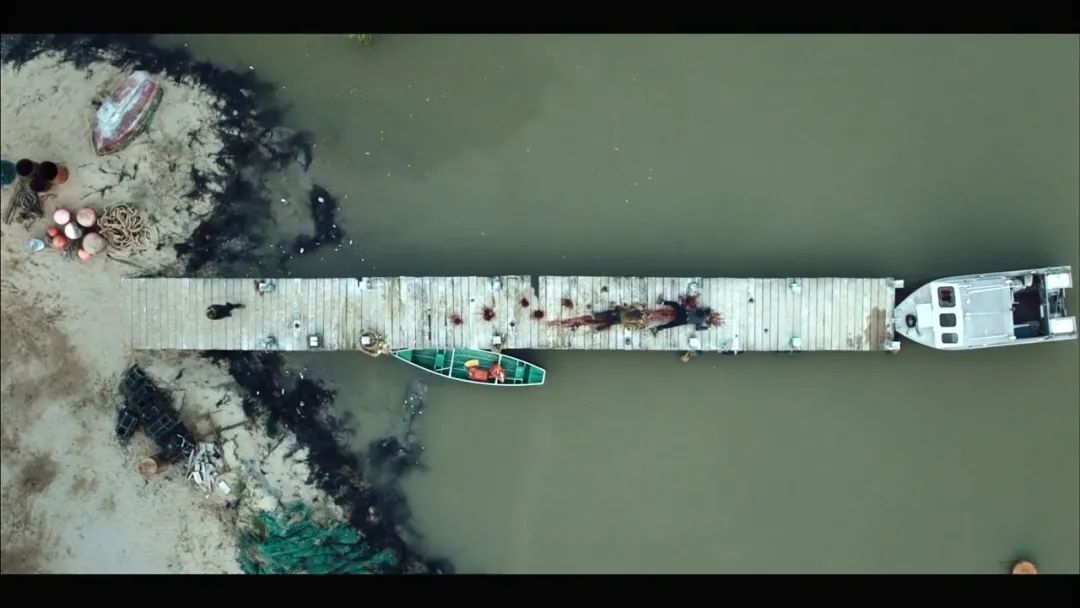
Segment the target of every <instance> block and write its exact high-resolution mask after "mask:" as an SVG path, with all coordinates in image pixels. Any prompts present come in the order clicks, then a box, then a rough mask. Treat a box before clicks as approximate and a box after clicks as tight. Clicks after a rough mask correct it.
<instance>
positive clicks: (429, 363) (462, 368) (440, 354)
mask: <svg viewBox="0 0 1080 608" xmlns="http://www.w3.org/2000/svg"><path fill="white" fill-rule="evenodd" d="M394 356H395V357H397V358H398V359H401V360H402V361H404V362H406V363H408V364H409V365H413V366H415V367H419V368H420V369H422V370H425V371H428V372H431V373H433V374H435V375H437V376H443V377H446V378H451V379H453V380H458V381H460V382H468V383H469V384H485V385H487V386H540V385H541V384H543V383H544V376H546V375H547V372H545V371H544V368H542V367H539V366H536V365H533V364H532V363H528V362H526V361H522V360H521V359H518V358H517V357H511V356H510V355H504V354H501V353H495V352H491V351H489V350H479V349H472V348H403V349H401V350H396V351H394ZM495 364H498V365H499V366H500V367H502V368H503V370H505V371H504V374H503V378H502V379H501V380H500V379H499V378H498V377H496V376H497V374H488V375H490V377H489V378H487V379H486V380H479V379H474V377H473V376H484V375H485V373H487V372H491V371H492V370H493V369H496V370H497V368H493V366H494V365H495ZM470 367H475V368H479V369H480V370H483V372H473V373H472V374H470V372H469V368H470Z"/></svg>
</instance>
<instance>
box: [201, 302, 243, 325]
mask: <svg viewBox="0 0 1080 608" xmlns="http://www.w3.org/2000/svg"><path fill="white" fill-rule="evenodd" d="M243 307H244V305H243V304H230V303H229V302H226V303H224V304H211V305H210V306H207V307H206V318H208V319H210V320H213V321H216V320H218V319H224V318H225V317H231V316H232V311H233V309H234V308H243Z"/></svg>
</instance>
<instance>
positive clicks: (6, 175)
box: [0, 160, 15, 186]
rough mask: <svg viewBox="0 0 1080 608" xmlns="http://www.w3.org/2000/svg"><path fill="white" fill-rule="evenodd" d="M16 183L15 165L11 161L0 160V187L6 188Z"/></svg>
mask: <svg viewBox="0 0 1080 608" xmlns="http://www.w3.org/2000/svg"><path fill="white" fill-rule="evenodd" d="M13 181H15V163H13V162H11V161H10V160H0V186H6V185H8V184H10V183H11V182H13Z"/></svg>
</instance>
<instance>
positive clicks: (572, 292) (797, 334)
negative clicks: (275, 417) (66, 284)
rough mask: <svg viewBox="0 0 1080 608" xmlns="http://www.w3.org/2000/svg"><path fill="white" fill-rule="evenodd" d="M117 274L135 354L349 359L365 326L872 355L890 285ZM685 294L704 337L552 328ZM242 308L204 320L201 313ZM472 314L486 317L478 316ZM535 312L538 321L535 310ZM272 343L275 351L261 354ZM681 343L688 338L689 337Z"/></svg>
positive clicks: (418, 340)
mask: <svg viewBox="0 0 1080 608" xmlns="http://www.w3.org/2000/svg"><path fill="white" fill-rule="evenodd" d="M258 281H259V280H258V279H253V278H246V279H218V278H209V279H195V278H191V279H185V278H179V279H170V278H153V279H126V280H125V285H126V286H127V291H126V297H127V298H129V301H130V310H131V320H130V323H129V324H128V325H129V331H130V339H131V344H132V346H133V347H134V348H135V349H140V350H283V351H292V350H310V348H309V346H308V336H309V335H311V334H318V335H319V336H321V345H320V347H319V349H321V350H360V335H361V332H363V331H365V330H371V331H376V332H379V333H380V334H382V335H383V336H384V338H385V339H386V341H387V343H388V345H389V346H390V347H391V348H393V349H397V348H481V349H487V348H491V346H492V340H493V336H496V335H498V336H499V337H500V339H501V341H502V346H503V348H505V349H555V350H648V351H686V350H688V349H691V346H692V343H694V342H696V343H694V344H693V346H694V347H695V348H694V349H695V350H700V351H702V352H732V351H735V352H742V351H772V352H783V351H799V350H801V351H883V350H889V349H890V348H892V347H893V341H894V340H895V338H894V332H893V325H892V318H893V306H894V304H895V281H894V280H893V279H891V278H768V279H754V278H701V277H684V278H653V277H561V276H542V277H535V278H532V277H529V276H500V277H367V278H362V279H354V278H349V279H345V278H338V279H274V281H275V282H276V288H275V290H274V291H272V292H270V293H259V292H258V290H257V288H256V285H257V283H258ZM688 292H694V293H698V294H699V296H698V302H699V305H700V306H702V307H710V308H712V309H713V310H715V311H718V312H719V313H720V314H721V315H722V316H723V324H722V325H720V326H719V327H715V326H714V327H711V328H709V329H708V330H704V331H702V330H697V329H695V328H694V327H693V326H690V325H684V326H681V327H676V328H672V329H666V330H663V331H660V332H658V333H657V334H656V335H653V334H651V333H650V332H649V331H642V330H637V329H632V328H627V327H623V326H619V325H616V326H614V327H611V328H609V329H606V330H596V329H593V328H591V327H588V326H584V327H578V328H577V329H570V328H568V327H563V326H559V325H558V324H556V323H552V321H558V320H560V319H569V318H573V317H577V316H581V315H588V314H590V313H592V312H598V311H601V310H604V309H607V308H609V306H610V305H612V304H643V305H645V306H647V307H649V308H652V307H654V306H655V305H656V304H657V302H658V301H660V300H670V301H678V300H679V298H680V296H683V295H685V294H687V293H688ZM225 302H232V303H240V304H243V305H244V308H241V309H237V310H235V311H233V313H232V316H231V317H227V318H225V319H220V320H216V321H212V320H210V319H208V318H207V317H206V307H207V306H208V305H210V304H224V303H225ZM485 309H487V310H489V311H490V312H492V313H494V316H493V317H491V318H490V319H489V320H485V318H484V317H485ZM538 311H542V313H543V315H542V318H536V317H537V316H539V312H538ZM270 336H272V337H273V338H274V339H275V341H276V344H275V345H271V346H268V345H267V342H266V339H267V338H268V337H270ZM692 338H693V340H692Z"/></svg>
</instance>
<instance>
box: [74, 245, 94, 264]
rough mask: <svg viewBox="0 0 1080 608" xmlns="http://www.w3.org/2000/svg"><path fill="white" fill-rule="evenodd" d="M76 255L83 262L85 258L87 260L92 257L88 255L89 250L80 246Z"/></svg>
mask: <svg viewBox="0 0 1080 608" xmlns="http://www.w3.org/2000/svg"><path fill="white" fill-rule="evenodd" d="M76 255H78V256H79V259H80V260H82V261H84V262H85V261H86V260H89V259H90V258H91V257H93V256H91V255H90V252H89V251H87V250H85V249H83V248H82V247H79V253H77V254H76Z"/></svg>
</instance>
